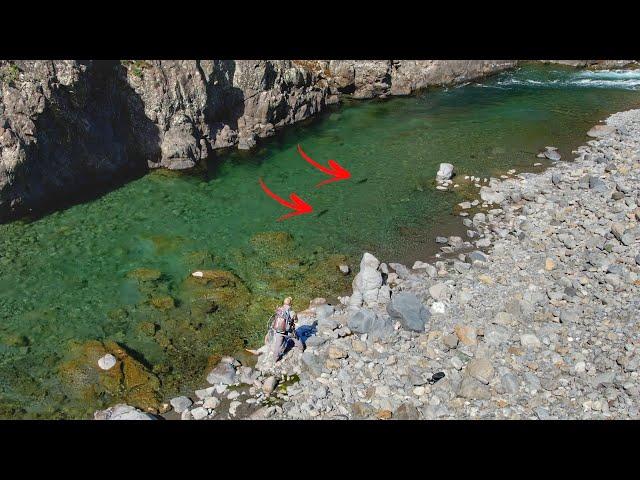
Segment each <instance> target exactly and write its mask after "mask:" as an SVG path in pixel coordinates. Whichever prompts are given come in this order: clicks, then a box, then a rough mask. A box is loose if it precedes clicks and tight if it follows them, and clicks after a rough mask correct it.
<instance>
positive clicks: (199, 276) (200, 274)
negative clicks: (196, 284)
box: [191, 270, 204, 278]
mask: <svg viewBox="0 0 640 480" xmlns="http://www.w3.org/2000/svg"><path fill="white" fill-rule="evenodd" d="M191 276H192V277H198V278H202V277H203V276H204V273H202V272H201V271H199V270H198V271H197V272H193V273H192V274H191Z"/></svg>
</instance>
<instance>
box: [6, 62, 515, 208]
mask: <svg viewBox="0 0 640 480" xmlns="http://www.w3.org/2000/svg"><path fill="white" fill-rule="evenodd" d="M516 63H517V62H516V61H511V60H507V61H500V60H468V61H463V60H454V61H445V60H384V61H382V60H315V61H309V60H299V61H296V60H293V61H290V60H255V61H252V60H179V61H178V60H171V61H159V60H149V61H141V60H135V61H121V62H116V61H63V60H60V61H56V60H47V61H4V60H2V61H0V221H1V220H6V219H8V218H12V217H15V216H19V215H21V214H24V213H26V212H28V211H29V210H31V209H38V208H41V207H42V206H43V205H46V204H51V203H53V202H56V201H60V200H69V199H73V197H74V196H77V195H78V192H81V191H90V190H92V189H94V188H96V187H101V186H106V185H111V184H113V183H115V182H116V181H118V180H119V179H122V178H123V177H124V178H126V177H127V176H133V175H139V174H141V173H143V172H144V171H146V170H147V169H148V168H157V167H165V168H170V169H183V168H190V167H193V166H194V165H196V164H197V163H198V162H199V161H200V160H201V159H204V158H207V157H208V156H209V155H211V153H212V152H213V151H214V150H216V149H219V148H223V147H229V146H233V145H237V146H238V148H241V149H250V148H252V147H253V146H254V145H255V144H256V139H257V138H261V137H268V136H271V135H273V134H274V133H275V129H276V128H278V127H282V126H285V125H288V124H292V123H295V122H298V121H300V120H303V119H305V118H308V117H310V116H312V115H314V114H316V113H318V112H320V111H321V110H323V109H324V108H325V107H326V105H329V104H332V103H337V102H338V101H339V97H340V96H341V95H345V94H348V95H352V96H353V97H355V98H373V97H385V96H388V95H407V94H410V93H412V92H414V91H415V90H418V89H421V88H425V87H428V86H432V85H446V84H451V83H457V82H463V81H467V80H470V79H474V78H479V77H482V76H484V75H487V74H491V73H495V72H498V71H501V70H503V69H506V68H510V67H513V66H515V65H516Z"/></svg>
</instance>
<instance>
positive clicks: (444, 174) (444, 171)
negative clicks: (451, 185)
mask: <svg viewBox="0 0 640 480" xmlns="http://www.w3.org/2000/svg"><path fill="white" fill-rule="evenodd" d="M451 177H453V165H451V164H450V163H441V164H440V168H439V169H438V173H436V180H439V181H442V180H449V179H451Z"/></svg>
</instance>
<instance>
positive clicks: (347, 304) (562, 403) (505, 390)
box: [95, 110, 640, 420]
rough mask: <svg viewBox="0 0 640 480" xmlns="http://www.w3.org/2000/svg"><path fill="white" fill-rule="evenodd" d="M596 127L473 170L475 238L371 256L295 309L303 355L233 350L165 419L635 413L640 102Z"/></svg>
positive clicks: (120, 409) (639, 392) (639, 333)
mask: <svg viewBox="0 0 640 480" xmlns="http://www.w3.org/2000/svg"><path fill="white" fill-rule="evenodd" d="M589 135H590V136H591V137H593V138H594V140H591V141H589V142H588V143H587V145H585V146H582V147H580V148H578V149H577V150H575V151H574V152H573V153H574V154H575V159H573V161H558V162H557V163H554V164H553V166H552V167H550V168H549V169H547V170H546V171H545V172H543V173H540V174H526V173H523V174H517V175H515V174H513V175H504V176H503V177H502V178H501V179H500V180H499V179H493V178H492V179H489V181H488V182H487V184H484V185H482V186H481V185H480V183H476V184H475V185H476V186H477V187H478V189H479V190H478V193H479V199H478V201H477V202H475V201H474V202H467V203H466V204H464V205H462V204H461V205H460V212H459V213H460V215H461V216H462V221H463V222H464V224H465V226H466V227H467V228H468V229H469V230H468V233H467V236H468V238H467V239H462V238H460V237H449V238H446V237H443V238H438V239H437V241H438V242H440V243H442V244H443V246H442V248H441V250H442V253H441V254H439V255H440V258H438V259H437V260H436V261H435V262H433V263H429V262H416V263H415V264H414V265H413V266H412V268H409V267H407V266H404V265H400V264H395V263H389V264H386V263H381V262H380V261H378V259H376V258H375V257H374V256H373V255H371V254H369V253H365V254H364V256H363V258H362V261H361V263H360V267H359V268H360V269H359V272H358V274H357V275H356V277H355V278H354V281H353V292H352V294H351V295H350V296H348V297H343V298H341V299H340V304H339V305H328V304H327V303H326V301H325V300H324V299H321V298H318V299H315V300H314V301H312V302H311V305H310V306H309V308H308V309H306V310H304V311H302V312H299V313H298V317H299V325H300V326H306V327H305V328H306V329H307V330H310V331H311V332H312V333H313V335H311V336H310V337H309V338H308V339H307V340H306V346H307V347H306V350H305V351H304V353H302V352H300V351H299V350H296V349H293V350H291V351H289V352H288V353H287V354H286V356H285V357H284V359H283V360H282V361H280V362H278V363H277V364H275V365H274V363H273V361H272V360H271V359H270V358H269V356H268V354H266V353H264V352H260V355H259V357H258V358H257V363H256V365H255V366H253V367H252V366H248V365H241V363H240V362H239V361H238V360H237V359H234V358H231V357H225V358H223V359H222V360H221V362H220V363H219V364H218V365H217V366H216V367H215V369H214V370H213V371H211V372H209V374H208V376H207V381H208V383H209V386H207V387H203V389H201V390H197V391H196V392H195V393H194V394H193V395H190V396H183V397H177V398H174V399H172V400H171V401H170V402H169V403H168V404H167V405H166V410H167V411H168V412H169V413H167V414H166V415H165V416H166V418H182V419H229V418H230V419H237V418H248V419H264V418H268V419H541V420H546V419H630V418H638V417H639V416H640V410H639V409H640V382H639V381H638V370H639V367H640V313H639V312H640V110H630V111H627V112H620V113H616V114H614V115H612V116H610V117H609V118H608V119H607V120H606V124H604V125H598V126H596V127H594V128H593V129H592V130H590V131H589ZM541 148H543V146H541ZM546 152H553V148H546ZM453 179H454V180H455V179H456V177H453ZM472 181H474V180H473V179H472ZM447 182H448V183H446V185H447V186H448V185H450V183H451V180H447ZM483 183H484V182H483ZM143 417H144V418H149V419H151V418H154V417H153V416H152V415H149V414H146V413H143V412H140V411H138V410H136V409H134V408H132V407H128V406H126V405H119V406H116V407H113V408H111V409H108V410H106V411H101V412H96V415H95V418H100V419H107V418H111V419H116V418H121V419H127V418H130V419H137V418H143Z"/></svg>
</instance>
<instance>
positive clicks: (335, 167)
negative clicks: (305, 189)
mask: <svg viewBox="0 0 640 480" xmlns="http://www.w3.org/2000/svg"><path fill="white" fill-rule="evenodd" d="M298 153H300V155H302V158H304V159H305V160H306V161H307V162H309V163H310V164H311V165H313V166H314V167H316V168H317V169H318V170H320V171H321V172H323V173H326V174H327V175H331V176H332V177H333V178H328V179H326V180H324V181H322V182H320V183H319V184H318V185H316V187H319V186H320V185H324V184H325V183H329V182H337V181H338V180H346V179H347V178H351V173H350V172H349V170H347V169H346V168H344V167H343V166H342V165H340V164H339V163H338V162H336V161H335V160H329V162H328V163H329V167H331V168H327V167H323V166H322V165H320V164H319V163H318V162H316V161H314V160H313V159H312V158H311V157H309V156H308V155H307V154H306V153H304V151H303V150H302V147H300V145H298Z"/></svg>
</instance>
